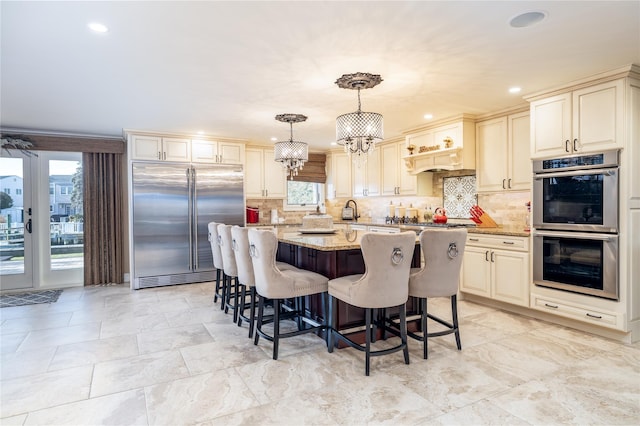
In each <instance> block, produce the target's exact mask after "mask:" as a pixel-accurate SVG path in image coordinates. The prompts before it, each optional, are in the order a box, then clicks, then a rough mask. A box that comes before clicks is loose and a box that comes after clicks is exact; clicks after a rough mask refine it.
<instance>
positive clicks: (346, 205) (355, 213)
mask: <svg viewBox="0 0 640 426" xmlns="http://www.w3.org/2000/svg"><path fill="white" fill-rule="evenodd" d="M349 203H353V219H354V220H355V221H356V222H357V221H358V218H359V217H360V215H359V214H358V204H357V203H356V201H355V200H348V201H347V204H345V205H344V207H345V208H346V207H349Z"/></svg>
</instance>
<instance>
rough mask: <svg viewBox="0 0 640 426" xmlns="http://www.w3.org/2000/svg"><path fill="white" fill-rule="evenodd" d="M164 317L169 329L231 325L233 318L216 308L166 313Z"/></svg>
mask: <svg viewBox="0 0 640 426" xmlns="http://www.w3.org/2000/svg"><path fill="white" fill-rule="evenodd" d="M164 316H165V318H166V319H167V321H168V322H169V325H170V326H171V327H179V326H182V325H190V324H207V323H219V324H228V323H231V321H232V320H231V318H232V317H233V316H232V315H230V314H225V313H224V311H222V310H221V309H220V308H219V307H218V306H211V307H204V308H190V309H188V310H185V311H174V312H166V313H165V314H164Z"/></svg>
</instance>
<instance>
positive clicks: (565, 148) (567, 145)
mask: <svg viewBox="0 0 640 426" xmlns="http://www.w3.org/2000/svg"><path fill="white" fill-rule="evenodd" d="M569 142H571V141H570V140H569V139H567V140H566V141H564V150H565V151H566V152H571V151H569Z"/></svg>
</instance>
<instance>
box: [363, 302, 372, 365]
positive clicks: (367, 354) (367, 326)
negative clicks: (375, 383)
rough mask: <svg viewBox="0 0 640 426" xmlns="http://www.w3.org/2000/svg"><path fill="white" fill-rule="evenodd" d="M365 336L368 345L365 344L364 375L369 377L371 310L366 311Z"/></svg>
mask: <svg viewBox="0 0 640 426" xmlns="http://www.w3.org/2000/svg"><path fill="white" fill-rule="evenodd" d="M364 316H365V330H364V333H365V336H366V344H365V351H364V353H365V361H364V374H365V376H368V375H369V367H370V365H371V309H370V308H366V309H365V314H364Z"/></svg>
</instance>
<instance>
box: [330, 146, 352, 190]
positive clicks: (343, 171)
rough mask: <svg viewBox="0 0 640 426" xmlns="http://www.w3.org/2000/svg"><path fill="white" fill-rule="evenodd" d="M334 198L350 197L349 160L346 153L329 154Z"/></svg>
mask: <svg viewBox="0 0 640 426" xmlns="http://www.w3.org/2000/svg"><path fill="white" fill-rule="evenodd" d="M331 161H332V163H333V164H332V165H331V173H332V181H333V182H332V184H333V196H334V198H348V197H351V160H350V159H349V157H348V156H347V154H346V153H334V154H332V155H331Z"/></svg>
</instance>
